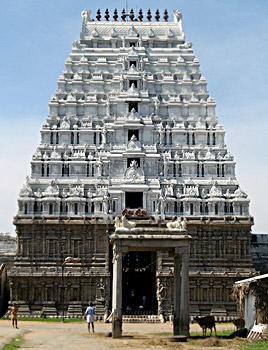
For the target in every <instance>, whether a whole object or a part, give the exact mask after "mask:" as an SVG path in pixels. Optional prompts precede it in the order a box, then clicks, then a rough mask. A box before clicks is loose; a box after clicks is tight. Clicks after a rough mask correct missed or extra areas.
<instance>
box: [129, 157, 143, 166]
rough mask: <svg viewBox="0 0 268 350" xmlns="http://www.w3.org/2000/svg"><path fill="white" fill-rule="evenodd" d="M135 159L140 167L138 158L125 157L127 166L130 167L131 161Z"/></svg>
mask: <svg viewBox="0 0 268 350" xmlns="http://www.w3.org/2000/svg"><path fill="white" fill-rule="evenodd" d="M133 160H135V161H136V162H137V163H138V167H140V158H128V159H127V167H128V168H129V167H130V164H131V162H132V161H133Z"/></svg>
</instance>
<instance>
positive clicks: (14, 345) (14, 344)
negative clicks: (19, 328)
mask: <svg viewBox="0 0 268 350" xmlns="http://www.w3.org/2000/svg"><path fill="white" fill-rule="evenodd" d="M22 344H23V340H22V337H17V338H13V339H12V341H11V343H10V344H6V345H4V347H3V350H16V349H18V348H20V346H21V345H22Z"/></svg>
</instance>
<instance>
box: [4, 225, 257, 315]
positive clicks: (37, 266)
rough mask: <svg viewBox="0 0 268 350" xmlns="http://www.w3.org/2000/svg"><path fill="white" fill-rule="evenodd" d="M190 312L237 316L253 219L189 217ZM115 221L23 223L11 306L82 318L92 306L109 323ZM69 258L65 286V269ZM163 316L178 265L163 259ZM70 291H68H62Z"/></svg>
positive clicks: (160, 298)
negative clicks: (235, 292)
mask: <svg viewBox="0 0 268 350" xmlns="http://www.w3.org/2000/svg"><path fill="white" fill-rule="evenodd" d="M187 222H188V224H187V229H188V233H189V234H190V235H191V236H192V240H191V246H190V253H191V259H190V313H191V315H196V314H198V315H200V314H201V315H202V314H208V313H213V314H215V315H218V316H220V317H223V318H228V317H229V318H230V317H235V315H236V304H235V302H234V301H232V300H231V299H230V293H231V288H232V285H233V283H234V282H235V281H236V280H239V279H243V278H246V277H249V276H250V275H252V273H254V269H253V267H252V261H251V255H250V227H251V222H249V221H248V220H242V219H241V220H240V221H234V220H233V219H231V220H230V221H228V220H223V219H222V220H220V219H214V220H213V219H212V218H210V219H209V220H203V219H201V220H200V219H198V218H195V219H193V218H191V219H190V218H189V219H188V221H187ZM136 224H137V227H139V228H142V227H148V226H151V227H154V226H157V227H159V226H160V227H161V226H163V227H166V221H160V222H156V221H152V220H149V219H143V220H137V221H136ZM113 231H114V224H113V221H110V222H109V221H108V220H106V221H105V220H103V219H97V218H95V219H94V220H91V221H87V220H71V219H69V220H58V221H57V222H55V220H49V219H48V220H44V221H43V222H42V221H41V220H40V221H37V220H36V219H35V220H28V219H20V220H18V221H17V233H18V252H17V257H16V261H15V264H14V268H13V269H12V270H11V271H10V272H9V277H10V287H11V296H10V300H11V301H15V302H16V303H18V304H19V305H20V313H21V314H39V313H40V311H43V312H44V313H46V314H49V315H51V314H52V315H53V314H54V315H56V314H57V315H61V314H62V310H63V309H64V311H65V314H66V315H67V314H68V315H74V316H75V315H82V314H83V312H84V310H85V308H86V306H87V304H88V301H89V300H93V301H94V302H96V314H97V316H98V317H99V318H103V317H106V316H107V315H108V313H109V306H110V284H111V265H112V261H111V260H112V256H111V250H110V249H109V234H110V233H112V232H113ZM67 256H71V257H72V258H73V261H72V262H71V263H69V264H67V265H66V267H65V270H64V280H63V279H62V263H63V261H64V259H65V258H66V257H67ZM156 282H157V283H156V284H157V293H156V295H157V302H158V311H159V310H163V313H164V315H165V316H166V317H167V316H168V315H169V314H171V312H172V295H173V294H172V289H173V258H170V257H168V254H167V253H164V252H163V253H157V269H156ZM63 286H64V288H63Z"/></svg>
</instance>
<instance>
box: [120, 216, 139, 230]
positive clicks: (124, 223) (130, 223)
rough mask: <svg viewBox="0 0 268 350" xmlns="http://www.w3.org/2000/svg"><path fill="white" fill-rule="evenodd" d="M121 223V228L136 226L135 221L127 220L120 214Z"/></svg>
mask: <svg viewBox="0 0 268 350" xmlns="http://www.w3.org/2000/svg"><path fill="white" fill-rule="evenodd" d="M121 225H122V226H121V227H123V228H134V227H135V226H136V223H135V222H134V221H129V220H127V218H126V217H125V216H122V223H121Z"/></svg>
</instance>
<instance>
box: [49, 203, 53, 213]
mask: <svg viewBox="0 0 268 350" xmlns="http://www.w3.org/2000/svg"><path fill="white" fill-rule="evenodd" d="M49 214H50V215H52V214H53V204H49Z"/></svg>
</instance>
